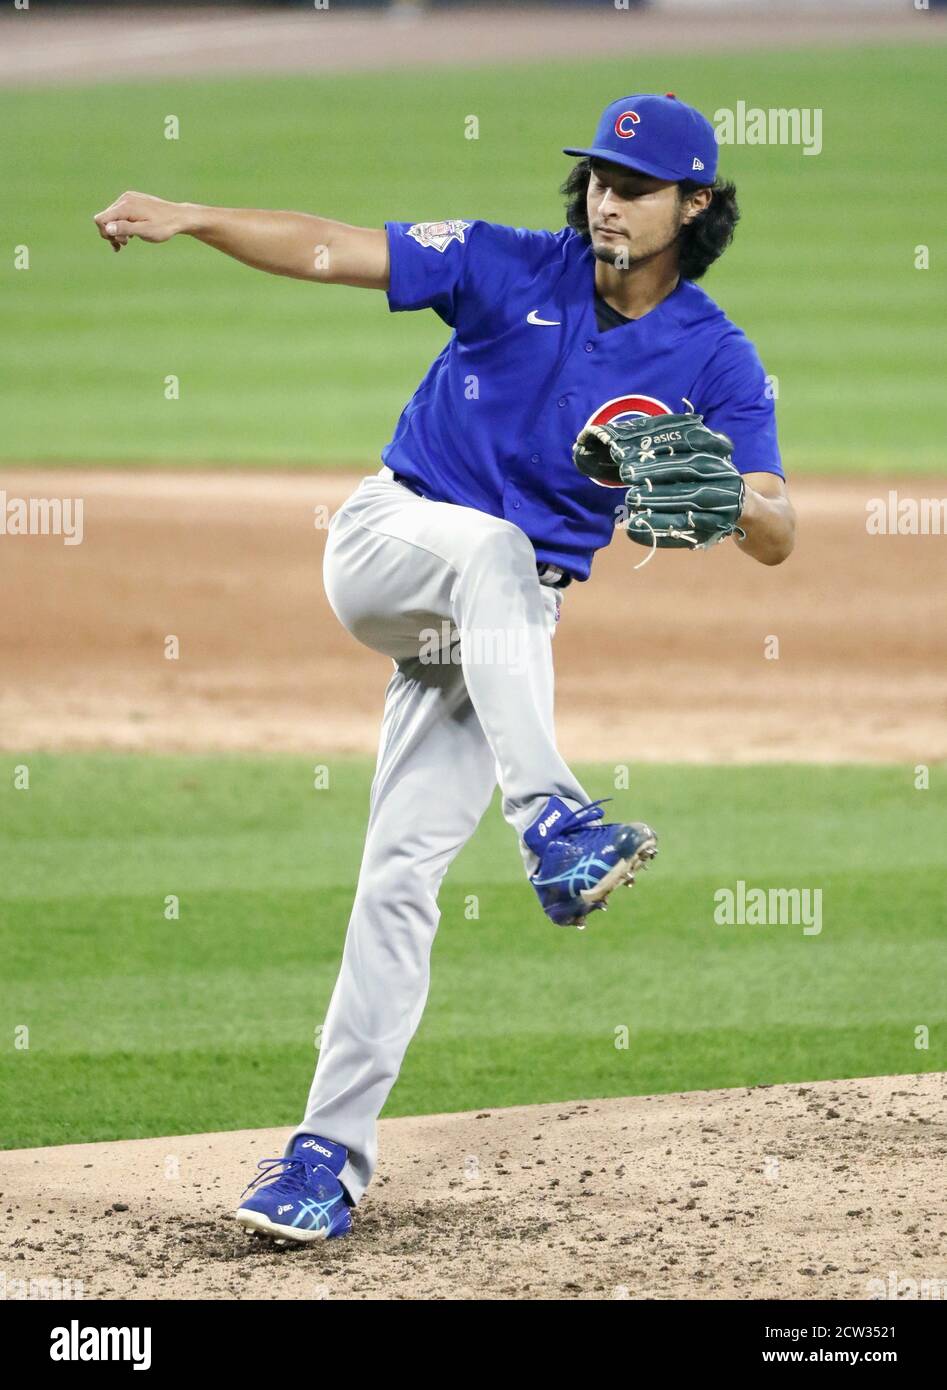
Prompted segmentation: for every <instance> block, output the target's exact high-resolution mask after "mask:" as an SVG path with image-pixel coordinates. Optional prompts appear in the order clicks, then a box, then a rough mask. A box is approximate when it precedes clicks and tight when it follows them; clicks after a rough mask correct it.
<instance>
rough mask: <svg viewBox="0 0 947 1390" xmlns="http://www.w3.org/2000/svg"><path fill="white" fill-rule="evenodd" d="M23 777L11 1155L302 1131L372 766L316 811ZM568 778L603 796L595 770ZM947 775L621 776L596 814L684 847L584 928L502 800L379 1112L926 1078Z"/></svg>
mask: <svg viewBox="0 0 947 1390" xmlns="http://www.w3.org/2000/svg"><path fill="white" fill-rule="evenodd" d="M29 762H30V772H31V788H30V790H29V792H24V791H15V790H13V789H12V787H11V786H10V784H9V781H8V782H7V784H6V785H5V787H4V789H3V791H2V793H0V884H2V885H3V887H2V893H0V924H2V926H0V952H2V958H3V961H4V976H5V992H6V995H7V999H8V1008H7V1010H6V1011H5V1012H6V1017H7V1019H8V1024H9V1025H10V1026H15V1025H22V1024H28V1026H29V1048H28V1050H26V1051H21V1050H13V1049H11V1048H9V1047H8V1048H7V1049H6V1050H5V1052H4V1056H3V1060H2V1063H0V1068H2V1071H0V1075H2V1086H0V1090H2V1094H3V1096H4V1097H5V1098H6V1101H5V1103H4V1105H3V1107H2V1110H0V1145H2V1147H6V1148H15V1147H26V1146H29V1145H36V1144H51V1143H52V1144H56V1143H66V1142H72V1141H79V1140H94V1139H108V1138H115V1137H126V1138H131V1137H141V1136H145V1135H152V1134H153V1135H158V1134H187V1133H198V1132H204V1131H209V1130H226V1129H242V1128H251V1127H254V1126H258V1125H261V1124H267V1125H270V1124H287V1125H289V1124H295V1123H296V1121H297V1120H298V1117H299V1112H300V1107H301V1105H302V1102H303V1099H304V1097H305V1094H306V1089H307V1087H308V1085H309V1081H310V1076H311V1071H312V1067H313V1065H314V1063H315V1059H316V1052H315V1048H314V1046H313V1028H314V1025H315V1022H316V1021H317V1020H321V1019H322V1018H323V1017H324V1011H325V1007H326V1005H327V1004H328V1000H329V995H330V992H331V989H332V984H333V981H334V978H335V973H336V970H337V966H338V961H339V957H340V954H341V947H342V929H343V926H344V923H345V921H346V919H347V916H348V912H349V908H350V905H351V897H352V884H353V882H354V879H355V875H356V873H357V867H358V859H359V853H360V845H361V837H362V833H363V827H364V820H365V815H366V811H367V805H368V789H369V782H370V774H371V765H370V763H369V762H368V761H367V760H352V761H339V760H333V761H332V771H331V777H330V785H329V787H328V788H327V789H322V790H318V791H317V790H314V789H313V787H312V766H311V760H306V759H293V758H268V759H262V758H230V759H214V758H160V759H154V758H142V757H117V756H109V755H87V756H72V757H70V758H66V759H63V758H56V757H49V756H34V757H31V758H30V760H29ZM579 771H580V775H581V776H582V778H583V781H584V782H585V784H586V785H587V786H589V787H590V788H591V787H594V788H595V793H594V794H595V795H597V794H599V793H603V794H607V793H608V792H609V791H610V790H611V788H612V777H613V769H612V768H611V767H609V766H604V765H596V766H587V767H582V768H581V769H579ZM943 785H944V782H943V773H942V771H941V770H939V769H935V772H934V777H933V784H932V788H931V790H930V791H927V792H924V793H919V792H917V791H916V790H914V785H913V780H912V778H911V776H910V773H909V770H908V769H905V768H903V767H894V768H883V767H875V768H867V767H864V768H811V767H801V766H796V767H793V766H783V767H768V768H766V769H760V768H756V767H744V768H736V769H729V770H728V771H727V773H726V775H725V776H723V777H722V776H721V775H720V773H719V771H718V770H716V769H713V768H695V767H683V766H670V767H663V768H661V767H650V768H649V767H643V768H641V769H638V770H636V772H635V775H634V789H633V791H632V792H617V793H615V800H614V802H613V803H612V807H610V809H614V810H615V812H616V815H618V816H628V815H631V814H633V815H635V816H643V817H646V818H647V819H649V820H652V821H653V822H654V823H655V824H657V825H659V826H667V827H668V828H669V830H670V829H673V834H670V833H669V834H668V836H667V838H666V841H665V844H664V846H663V848H662V851H661V854H660V856H659V859H658V861H657V863H656V865H655V867H654V869H653V870H652V871H651V873H649V874H645V875H642V877H641V880H640V882H639V884H638V886H637V887H636V888H635V889H634V890H632V891H631V892H628V893H623V894H619V895H616V897H615V898H614V899H613V901H612V905H611V906H610V907H609V910H608V912H607V913H601V912H599V913H596V914H594V915H593V916H592V917H591V918H590V921H589V926H588V928H587V929H586V931H585V932H577V931H575V930H573V929H571V928H569V929H566V928H556V927H553V926H552V925H551V924H550V923H549V922H548V921H547V920H546V919H545V918H544V917H543V915H542V913H541V911H540V909H539V907H538V905H537V903H536V901H535V898H534V894H533V891H532V889H531V888H530V887H529V885H528V884H527V883H526V882H525V881H524V879H523V876H522V872H521V867H520V860H519V855H518V852H517V849H516V844H515V840H514V838H513V836H512V834H511V833H510V831H509V829H508V827H507V826H506V825H505V823H504V822H503V819H502V817H501V816H500V814H499V808H498V805H497V804H496V803H495V804H494V805H493V807H492V808H491V809H490V811H489V812H488V813H487V815H486V816H485V818H484V820H483V822H482V823H481V826H480V829H479V830H478V832H477V834H476V836H475V838H474V839H473V841H472V842H471V843H470V844H469V845H468V846H467V847H466V848H465V849H464V851H463V852H462V853H461V855H460V857H459V858H458V860H457V861H456V863H455V864H454V865H453V866H452V868H451V870H450V872H449V874H448V878H447V882H446V885H445V888H444V891H443V892H442V894H441V910H442V918H441V926H440V930H439V933H438V937H437V941H436V943H435V950H434V960H433V967H432V988H431V995H430V1002H429V1004H428V1008H427V1012H426V1013H425V1016H424V1019H423V1021H422V1024H421V1028H420V1030H419V1033H418V1035H417V1037H416V1039H415V1041H414V1043H413V1044H412V1046H411V1048H410V1049H409V1052H408V1057H407V1062H406V1064H405V1068H404V1070H403V1072H402V1075H401V1077H400V1079H399V1082H398V1085H397V1086H396V1088H395V1090H394V1092H393V1094H392V1098H391V1101H390V1102H389V1104H388V1106H387V1107H386V1110H385V1113H386V1114H387V1115H409V1114H427V1113H435V1112H439V1111H448V1110H451V1111H452V1110H466V1109H481V1108H482V1109H489V1108H491V1107H494V1106H498V1105H511V1104H524V1103H528V1102H531V1101H537V1102H538V1101H548V1100H561V1101H566V1100H569V1099H589V1098H591V1097H597V1096H622V1095H647V1094H650V1093H656V1092H668V1091H679V1090H702V1089H706V1088H714V1087H724V1086H737V1085H741V1086H742V1085H755V1084H770V1083H775V1082H781V1081H803V1080H809V1081H811V1080H818V1079H822V1078H840V1077H857V1076H866V1075H873V1074H878V1075H884V1074H890V1073H899V1072H904V1073H907V1072H925V1071H937V1070H943V1069H944V1068H945V1065H947V1055H945V1052H944V1041H943V1039H944V1024H945V1022H947V1018H945V1001H944V992H943V980H944V978H945V972H947V943H945V940H944V935H943V932H942V930H941V925H940V924H941V921H942V913H943V878H942V873H941V870H940V861H941V859H942V846H943V835H942V828H943V824H944V812H945V794H944V791H943ZM738 879H743V880H745V881H746V883H747V884H748V885H749V886H750V887H753V886H763V887H765V886H769V885H772V884H780V885H783V886H785V887H793V886H798V887H811V886H812V885H818V886H819V887H820V889H821V891H822V906H821V928H822V929H821V932H819V933H818V934H811V935H807V934H805V933H804V931H803V928H802V926H801V925H795V926H792V925H785V926H774V925H770V926H753V925H742V926H741V925H733V926H724V925H717V924H715V922H714V908H715V898H714V894H715V892H716V891H717V890H718V889H719V888H720V887H727V886H728V887H731V888H735V887H736V883H737V880H738ZM169 894H174V895H176V897H177V898H178V899H179V917H178V918H177V919H174V918H171V919H170V920H169V919H168V918H167V917H166V916H165V910H166V908H165V904H166V898H167V895H169ZM470 895H474V899H475V905H476V912H477V913H478V915H477V916H476V917H472V916H469V915H468V913H470V912H471V910H472V908H471V902H472V899H471V897H470ZM622 1028H626V1029H627V1046H626V1047H624V1046H616V1038H619V1040H620V1032H616V1030H621V1029H622ZM918 1028H926V1029H928V1030H929V1047H924V1046H921V1047H918V1046H917V1045H916V1039H917V1038H918V1036H919V1035H918V1033H917V1030H918ZM14 1096H16V1103H15V1105H14V1104H13V1097H14Z"/></svg>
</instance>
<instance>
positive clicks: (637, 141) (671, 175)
mask: <svg viewBox="0 0 947 1390" xmlns="http://www.w3.org/2000/svg"><path fill="white" fill-rule="evenodd" d="M563 153H564V154H571V155H585V156H587V157H588V158H591V159H601V160H603V161H608V162H610V163H613V164H621V165H623V166H624V167H625V168H626V169H636V170H638V171H639V172H640V173H642V174H650V175H651V177H652V178H656V179H667V180H669V181H670V182H672V183H681V182H683V181H685V180H688V179H691V178H692V177H693V175H694V174H695V173H698V174H700V175H701V180H702V182H706V183H713V181H714V179H715V177H716V174H717V137H716V134H715V132H714V128H713V126H712V125H711V124H710V122H709V121H708V120H707V117H706V116H704V115H702V114H701V112H700V111H698V110H697V109H696V108H695V107H693V106H688V105H687V104H686V102H683V101H678V100H677V98H676V97H675V96H674V95H673V94H672V93H670V92H668V93H667V94H666V95H665V96H658V95H657V94H656V93H653V92H651V93H642V94H640V95H638V96H630V97H621V98H619V100H618V101H613V102H612V103H611V105H610V106H607V107H606V108H605V110H604V111H603V112H602V116H601V119H600V120H599V123H598V129H597V130H596V132H595V137H594V140H593V142H592V144H591V145H586V146H583V147H581V148H579V147H576V146H569V147H568V148H567V149H565V150H564V151H563Z"/></svg>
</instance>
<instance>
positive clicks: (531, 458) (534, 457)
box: [529, 454, 539, 463]
mask: <svg viewBox="0 0 947 1390" xmlns="http://www.w3.org/2000/svg"><path fill="white" fill-rule="evenodd" d="M529 461H530V463H538V462H539V455H538V454H530V456H529Z"/></svg>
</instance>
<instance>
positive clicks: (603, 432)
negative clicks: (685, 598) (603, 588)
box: [572, 415, 746, 550]
mask: <svg viewBox="0 0 947 1390" xmlns="http://www.w3.org/2000/svg"><path fill="white" fill-rule="evenodd" d="M732 453H733V442H732V441H731V440H729V439H728V438H727V436H726V435H725V434H718V433H717V431H716V430H712V429H709V428H708V427H707V426H706V425H705V424H704V420H703V416H702V415H661V416H654V415H649V416H646V417H645V418H644V419H636V420H630V421H626V422H623V423H618V424H609V425H588V426H586V428H585V429H584V430H583V431H582V433H581V434H580V435H579V437H578V439H577V440H576V442H575V444H574V445H573V446H572V458H573V462H574V463H575V466H576V468H578V470H579V472H580V473H584V474H585V476H586V477H587V478H594V479H595V481H596V482H599V483H604V484H605V485H606V486H607V487H620V486H621V485H622V484H627V487H628V490H627V492H626V493H625V510H626V512H627V518H626V519H625V520H624V529H625V533H626V535H627V536H628V538H629V539H630V540H633V541H637V542H638V544H639V545H650V546H651V547H652V549H653V548H654V547H659V548H668V549H670V548H674V547H677V548H683V547H690V548H691V549H692V550H702V549H705V548H706V547H707V546H710V545H715V544H716V543H717V542H718V541H722V540H725V539H726V537H727V536H732V535H733V533H734V531H736V532H737V533H738V534H739V535H740V536H741V537H743V536H745V534H746V532H745V531H743V530H741V528H740V526H739V524H738V523H739V520H740V513H741V512H742V510H743V499H744V492H745V488H744V483H743V479H742V477H741V476H740V474H739V473H738V472H737V470H736V469H735V468H734V466H733V464H732V462H731V461H730V456H731V454H732Z"/></svg>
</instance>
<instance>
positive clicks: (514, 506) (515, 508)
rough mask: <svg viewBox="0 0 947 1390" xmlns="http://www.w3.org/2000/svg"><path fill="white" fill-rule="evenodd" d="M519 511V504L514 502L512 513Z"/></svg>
mask: <svg viewBox="0 0 947 1390" xmlns="http://www.w3.org/2000/svg"><path fill="white" fill-rule="evenodd" d="M519 509H520V504H519V502H514V503H513V510H514V512H518V511H519Z"/></svg>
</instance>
